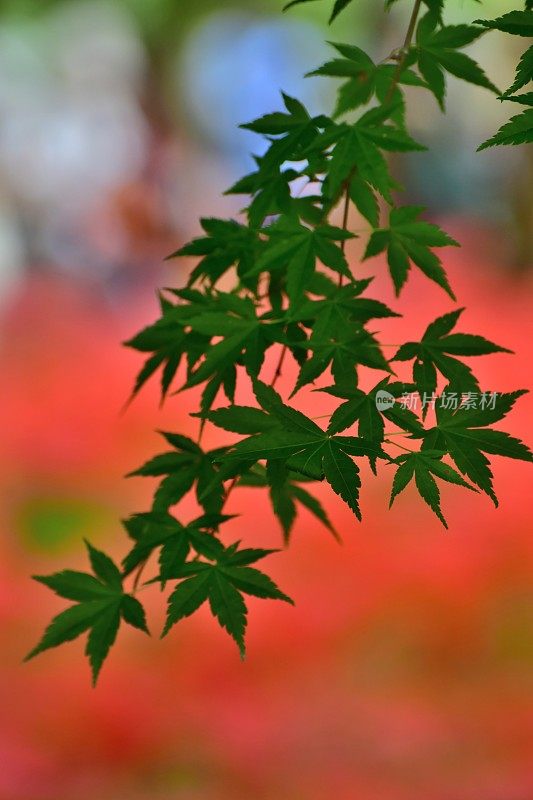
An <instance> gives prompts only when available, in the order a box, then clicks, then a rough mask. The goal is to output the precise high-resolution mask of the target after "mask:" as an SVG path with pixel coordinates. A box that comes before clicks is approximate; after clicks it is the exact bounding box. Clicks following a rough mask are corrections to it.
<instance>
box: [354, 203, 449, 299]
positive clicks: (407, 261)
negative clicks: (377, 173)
mask: <svg viewBox="0 0 533 800" xmlns="http://www.w3.org/2000/svg"><path fill="white" fill-rule="evenodd" d="M423 211H424V208H423V207H421V206H401V207H399V208H393V209H391V212H390V215H389V227H388V228H378V229H377V230H375V231H374V232H373V233H372V235H371V237H370V239H369V241H368V245H367V248H366V252H365V255H364V258H365V259H367V258H371V257H372V256H376V255H378V254H379V253H383V252H384V251H386V252H387V262H388V265H389V270H390V274H391V277H392V281H393V283H394V288H395V290H396V294H397V295H399V294H400V291H401V290H402V288H403V286H404V284H405V282H406V280H407V276H408V274H409V269H410V266H411V262H412V263H413V264H416V266H417V267H418V268H419V269H420V270H421V271H422V272H423V273H424V275H426V277H428V278H429V279H430V280H432V281H434V282H435V283H437V284H438V285H439V286H441V287H442V288H443V289H444V290H445V291H446V292H447V293H448V294H449V295H450V297H451V298H452V299H455V295H454V294H453V292H452V290H451V288H450V284H449V282H448V278H447V276H446V273H445V271H444V268H443V266H442V263H441V260H440V258H439V257H438V256H437V255H436V254H435V253H434V252H433V250H431V249H430V248H433V247H447V246H450V245H451V246H453V247H458V246H459V244H458V242H456V241H455V240H454V239H452V238H451V236H448V234H447V233H444V231H442V230H441V229H440V228H439V227H438V226H437V225H434V224H433V223H430V222H424V221H423V220H419V219H418V217H419V216H420V214H421V213H422V212H423Z"/></svg>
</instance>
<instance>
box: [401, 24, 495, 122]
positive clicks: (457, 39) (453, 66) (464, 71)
mask: <svg viewBox="0 0 533 800" xmlns="http://www.w3.org/2000/svg"><path fill="white" fill-rule="evenodd" d="M438 22H439V18H438V15H436V14H435V13H433V12H431V11H430V12H428V13H427V14H426V15H425V16H424V17H423V18H422V19H421V20H420V22H419V23H418V27H417V32H416V46H415V47H414V48H413V53H414V54H415V57H416V60H417V63H418V69H419V70H420V73H421V75H422V77H423V78H424V80H425V81H426V83H427V84H428V86H429V88H430V89H431V91H432V92H433V94H434V95H435V98H436V99H437V101H438V103H439V105H440V107H441V109H442V110H444V98H445V94H446V78H445V73H446V72H448V73H450V74H451V75H454V76H455V77H456V78H460V79H461V80H464V81H467V82H468V83H473V84H475V85H476V86H481V87H483V88H485V89H489V90H490V91H492V92H495V93H496V94H500V92H499V91H498V89H497V87H496V86H495V85H494V84H493V83H492V81H490V80H489V79H488V78H487V76H486V75H485V73H484V72H483V70H482V69H481V67H480V66H479V64H477V63H476V62H475V61H474V60H473V59H472V58H470V56H467V55H465V53H460V52H458V51H459V50H460V49H461V48H463V47H465V46H466V45H468V44H471V43H472V42H474V41H475V40H476V39H478V38H479V37H480V36H482V35H483V34H484V33H485V32H486V31H485V30H484V29H483V28H480V27H475V26H473V25H449V26H446V27H439V25H438Z"/></svg>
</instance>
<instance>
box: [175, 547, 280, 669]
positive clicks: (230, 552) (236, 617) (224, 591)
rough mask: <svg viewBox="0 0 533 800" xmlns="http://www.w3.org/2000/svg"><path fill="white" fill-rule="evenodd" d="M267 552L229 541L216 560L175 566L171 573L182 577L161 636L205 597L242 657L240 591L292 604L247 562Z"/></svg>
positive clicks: (244, 613)
mask: <svg viewBox="0 0 533 800" xmlns="http://www.w3.org/2000/svg"><path fill="white" fill-rule="evenodd" d="M270 552H272V551H269V550H242V551H239V550H238V549H237V548H236V546H235V545H233V546H231V547H229V548H227V549H226V550H225V551H224V552H223V553H221V555H220V558H219V559H218V560H217V563H216V564H206V563H202V562H200V563H194V562H191V563H190V564H188V565H186V566H187V567H188V569H184V570H182V574H179V570H178V574H176V575H175V577H178V578H179V577H183V578H184V580H181V581H180V583H178V584H177V586H176V588H175V589H174V591H173V592H172V594H171V595H170V597H169V600H168V611H167V620H166V624H165V627H164V630H163V634H162V636H166V635H167V633H168V632H169V630H170V629H171V628H172V626H173V625H175V624H176V622H179V620H181V619H184V618H185V617H188V616H190V615H191V614H193V613H194V612H195V611H196V610H197V609H198V608H200V606H202V605H203V603H205V602H206V601H209V605H210V608H211V613H212V614H213V616H214V617H216V619H217V621H218V623H219V624H220V626H221V627H222V628H224V629H225V630H226V631H227V632H228V633H229V635H230V636H231V637H232V638H233V639H234V640H235V642H236V644H237V646H238V648H239V652H240V654H241V657H242V658H244V655H245V645H244V634H245V631H246V622H247V620H246V617H247V608H246V603H245V602H244V597H243V594H248V595H251V596H253V597H260V598H262V599H272V600H283V601H285V602H286V603H290V604H291V605H293V604H294V603H293V601H292V600H291V598H290V597H288V596H287V595H286V594H284V593H283V592H282V591H280V589H278V587H277V586H276V584H275V583H274V582H273V581H272V580H271V579H270V578H269V577H268V575H265V574H264V573H263V572H260V570H258V569H255V568H253V567H250V566H248V565H249V564H250V563H253V562H254V561H256V560H258V559H260V558H263V557H264V556H265V555H268V554H269V553H270ZM243 556H244V558H243Z"/></svg>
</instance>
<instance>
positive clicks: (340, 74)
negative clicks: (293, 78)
mask: <svg viewBox="0 0 533 800" xmlns="http://www.w3.org/2000/svg"><path fill="white" fill-rule="evenodd" d="M330 44H331V45H332V47H334V48H335V49H336V50H337V52H338V53H339V54H340V55H341V56H343V57H342V58H335V59H332V60H331V61H327V62H326V63H325V64H323V65H322V66H321V67H318V69H315V70H313V71H312V72H309V73H307V76H322V77H329V78H343V79H345V80H346V83H344V84H343V85H342V86H341V88H340V90H339V92H338V98H337V105H336V108H335V113H334V116H335V117H338V116H340V115H342V114H344V113H346V112H347V111H350V110H352V109H354V108H358V107H359V106H363V105H366V104H367V103H368V102H369V101H370V100H371V98H372V97H373V95H374V94H376V95H377V97H378V100H379V101H380V102H381V103H383V102H385V100H386V98H387V95H388V91H389V88H390V87H391V85H392V84H393V80H396V79H397V75H396V66H395V65H392V64H379V65H376V64H374V62H373V61H372V59H371V58H370V56H369V55H367V53H365V52H364V51H363V50H361V49H360V48H359V47H355V46H354V45H349V44H341V43H338V42H330ZM398 82H399V83H400V84H402V83H405V84H409V85H412V86H424V87H426V83H425V82H424V81H423V80H422V79H421V78H420V77H419V76H418V75H417V74H416V73H415V72H413V71H412V70H410V69H408V68H405V69H403V70H402V73H401V74H400V76H399V79H398ZM391 100H392V102H393V103H394V105H395V107H397V109H396V115H395V116H394V118H395V120H396V121H398V119H399V118H400V119H403V113H404V108H403V96H402V94H401V92H400V90H399V88H398V87H396V88H395V92H394V95H393V97H392V98H391ZM398 111H399V112H400V115H399V118H398Z"/></svg>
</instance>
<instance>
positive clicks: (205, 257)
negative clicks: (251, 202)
mask: <svg viewBox="0 0 533 800" xmlns="http://www.w3.org/2000/svg"><path fill="white" fill-rule="evenodd" d="M200 222H201V225H202V228H203V229H204V231H205V232H206V233H207V236H204V237H201V238H198V239H193V241H192V242H189V244H186V245H185V246H184V247H182V248H180V249H179V250H176V252H175V253H172V254H171V255H169V256H167V260H168V259H171V258H176V257H178V256H202V258H201V260H200V262H199V263H198V265H197V266H196V267H195V268H194V269H193V270H192V272H191V274H190V276H189V280H188V285H189V286H191V285H192V284H194V283H196V281H198V280H201V279H204V278H207V279H208V280H209V282H210V284H211V285H212V286H214V285H215V284H216V282H217V281H218V280H219V278H221V277H222V275H224V274H225V273H226V272H227V270H228V269H229V268H230V267H232V266H234V265H236V267H237V275H238V276H239V277H240V278H241V279H242V278H243V276H244V275H245V273H246V272H248V270H249V269H250V266H251V265H252V263H253V261H254V259H255V256H256V253H257V250H258V249H259V245H260V242H259V239H258V236H257V233H256V232H255V231H254V230H251V229H250V228H249V227H247V226H246V225H240V224H239V223H238V222H235V220H232V219H229V220H226V219H213V218H204V219H201V220H200ZM252 288H254V287H252Z"/></svg>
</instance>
